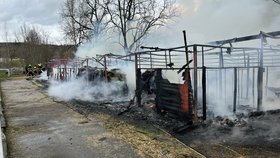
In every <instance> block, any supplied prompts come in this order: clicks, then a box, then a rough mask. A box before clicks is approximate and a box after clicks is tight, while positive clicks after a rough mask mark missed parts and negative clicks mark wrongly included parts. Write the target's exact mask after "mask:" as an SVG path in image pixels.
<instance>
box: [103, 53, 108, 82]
mask: <svg viewBox="0 0 280 158" xmlns="http://www.w3.org/2000/svg"><path fill="white" fill-rule="evenodd" d="M104 75H105V82H107V81H108V74H107V59H106V56H104Z"/></svg>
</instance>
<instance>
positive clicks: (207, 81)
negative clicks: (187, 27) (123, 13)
mask: <svg viewBox="0 0 280 158" xmlns="http://www.w3.org/2000/svg"><path fill="white" fill-rule="evenodd" d="M183 37H184V42H185V45H184V46H180V47H173V48H159V47H144V46H143V47H141V48H142V50H144V51H141V52H134V53H131V54H129V55H126V56H121V55H115V54H105V55H96V57H91V58H85V59H73V60H70V59H54V60H52V61H50V62H49V66H48V67H49V68H48V76H49V78H53V79H56V80H60V81H67V80H70V79H71V78H73V77H83V78H84V79H85V80H87V81H89V82H91V83H92V84H93V85H94V84H98V82H100V81H102V82H108V83H109V82H114V81H119V82H122V83H123V84H122V88H121V89H120V91H119V92H114V93H118V94H120V93H121V95H123V96H127V95H128V93H129V90H128V85H127V78H126V75H125V74H124V73H123V72H122V70H120V69H109V67H111V66H113V65H119V64H120V63H121V64H126V63H128V62H129V63H133V64H134V65H135V83H136V89H135V91H134V92H133V95H132V96H131V97H130V99H129V100H124V101H123V102H122V101H118V102H112V101H104V102H99V103H84V102H83V104H96V105H101V106H103V107H105V109H111V110H113V111H117V113H118V114H119V115H122V114H126V115H133V114H132V113H133V112H132V111H134V114H135V113H137V114H139V113H141V112H142V114H139V116H134V115H133V116H131V117H135V118H139V119H141V118H143V117H144V118H145V119H151V120H153V121H154V122H156V123H159V124H161V123H162V122H168V120H169V122H172V121H170V120H174V119H175V120H177V121H179V122H181V123H182V124H181V125H179V126H176V128H174V129H175V130H176V131H178V132H180V131H183V130H185V129H186V128H189V127H190V126H189V125H197V124H205V123H209V122H211V123H213V121H214V122H220V124H225V125H227V126H229V127H232V126H237V125H240V124H245V123H246V122H244V119H242V118H254V117H260V116H263V115H266V114H267V113H273V110H272V111H270V112H264V110H266V109H267V108H266V104H264V98H266V97H267V95H268V94H272V95H275V97H276V98H277V97H279V94H280V88H279V87H277V86H274V83H273V80H272V79H270V76H273V74H275V73H278V68H279V67H280V46H279V45H271V44H269V42H268V40H272V41H275V40H277V39H279V38H280V31H277V32H269V33H265V32H260V33H259V34H256V35H252V36H245V37H237V38H232V39H228V40H222V41H215V42H210V43H208V44H192V45H188V44H187V39H186V33H185V31H183ZM248 41H259V42H258V43H259V46H258V47H248V46H246V47H234V45H235V44H240V43H242V42H248ZM168 72H173V73H174V72H175V73H176V74H177V75H178V76H179V78H180V79H178V77H177V80H180V81H178V82H177V83H172V82H170V81H169V78H168V77H164V75H163V74H167V73H168ZM279 73H280V71H279ZM79 102H80V103H81V102H82V101H79ZM217 104H219V106H222V107H221V109H226V110H225V111H227V113H225V114H224V115H223V113H221V112H220V113H219V115H221V116H226V115H227V116H228V115H230V118H231V119H230V118H229V117H226V118H225V117H220V116H218V115H217V114H216V111H217ZM275 109H277V107H276V108H275ZM278 109H279V107H278ZM135 111H137V112H135ZM139 111H140V112H139ZM228 112H230V114H229V113H228ZM276 112H277V110H276ZM140 115H141V116H140ZM155 115H156V116H155ZM171 124H172V123H170V126H171Z"/></svg>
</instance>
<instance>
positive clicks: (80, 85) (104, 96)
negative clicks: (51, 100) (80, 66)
mask: <svg viewBox="0 0 280 158" xmlns="http://www.w3.org/2000/svg"><path fill="white" fill-rule="evenodd" d="M123 85H124V83H123V82H121V81H112V82H110V83H107V82H105V81H99V82H92V81H86V80H84V79H83V78H78V79H71V80H70V81H66V82H59V81H52V82H51V86H50V87H49V89H48V93H49V95H50V96H51V97H55V98H58V99H61V100H64V101H70V100H73V99H75V100H82V101H104V100H105V101H108V100H110V101H117V100H118V99H117V98H118V97H116V96H119V97H120V96H121V97H122V98H121V99H122V100H124V98H123V95H122V94H118V93H117V92H121V91H122V87H123Z"/></svg>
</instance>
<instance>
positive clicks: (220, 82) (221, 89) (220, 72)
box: [219, 48, 224, 98]
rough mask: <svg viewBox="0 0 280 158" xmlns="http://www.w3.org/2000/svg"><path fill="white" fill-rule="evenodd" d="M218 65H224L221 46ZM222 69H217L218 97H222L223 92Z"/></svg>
mask: <svg viewBox="0 0 280 158" xmlns="http://www.w3.org/2000/svg"><path fill="white" fill-rule="evenodd" d="M219 66H220V68H223V67H224V56H223V49H222V48H221V52H220V56H219ZM222 77H223V71H222V69H220V70H219V98H222V92H223V78H222Z"/></svg>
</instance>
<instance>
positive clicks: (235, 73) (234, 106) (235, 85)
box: [233, 67, 237, 113]
mask: <svg viewBox="0 0 280 158" xmlns="http://www.w3.org/2000/svg"><path fill="white" fill-rule="evenodd" d="M233 87H234V88H233V113H236V103H237V101H236V100H237V68H236V67H235V68H234V82H233Z"/></svg>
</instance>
